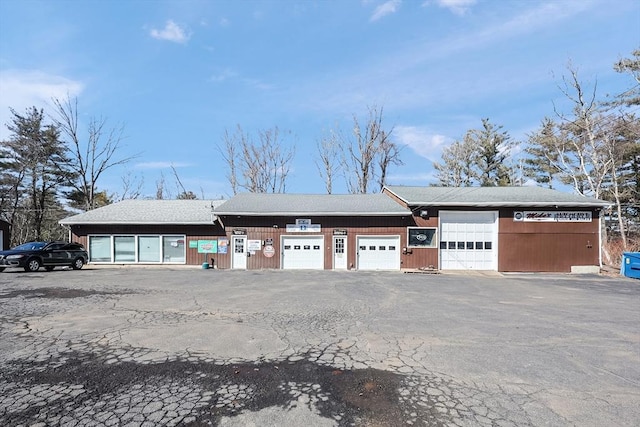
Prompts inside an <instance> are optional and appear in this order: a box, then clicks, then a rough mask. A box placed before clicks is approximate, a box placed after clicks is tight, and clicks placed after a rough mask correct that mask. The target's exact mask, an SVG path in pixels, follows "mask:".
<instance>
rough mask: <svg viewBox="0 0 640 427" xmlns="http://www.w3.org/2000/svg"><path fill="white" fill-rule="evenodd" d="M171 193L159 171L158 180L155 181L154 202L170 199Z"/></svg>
mask: <svg viewBox="0 0 640 427" xmlns="http://www.w3.org/2000/svg"><path fill="white" fill-rule="evenodd" d="M171 198H172V197H171V192H170V191H169V189H168V188H167V180H166V179H165V177H164V172H162V171H160V178H158V179H157V180H156V200H166V199H171Z"/></svg>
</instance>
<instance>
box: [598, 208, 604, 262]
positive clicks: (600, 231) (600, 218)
mask: <svg viewBox="0 0 640 427" xmlns="http://www.w3.org/2000/svg"><path fill="white" fill-rule="evenodd" d="M598 217H599V218H598V243H599V244H598V262H599V263H600V269H602V245H603V244H604V243H603V242H602V226H603V223H602V220H603V218H604V208H602V209H600V215H598Z"/></svg>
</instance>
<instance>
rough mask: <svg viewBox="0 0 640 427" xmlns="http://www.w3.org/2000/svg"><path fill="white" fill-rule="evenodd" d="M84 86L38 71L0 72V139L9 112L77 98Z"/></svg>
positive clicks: (4, 130) (8, 118)
mask: <svg viewBox="0 0 640 427" xmlns="http://www.w3.org/2000/svg"><path fill="white" fill-rule="evenodd" d="M83 89H84V85H83V84H82V83H81V82H79V81H75V80H71V79H69V78H66V77H62V76H58V75H53V74H49V73H46V72H44V71H39V70H16V69H8V70H2V71H0V92H1V93H2V96H0V139H4V138H6V137H7V136H8V130H7V128H6V126H5V125H6V124H7V123H8V122H9V121H10V120H11V112H10V111H9V108H13V109H14V110H16V111H17V112H19V113H20V112H22V111H23V110H24V109H25V108H29V107H33V106H35V107H38V108H45V107H46V106H47V105H48V104H49V103H50V102H51V99H52V98H60V99H63V98H65V97H66V96H67V95H69V96H71V97H74V96H77V95H79V94H80V93H81V92H82V90H83Z"/></svg>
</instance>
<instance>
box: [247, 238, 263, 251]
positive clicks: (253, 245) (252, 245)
mask: <svg viewBox="0 0 640 427" xmlns="http://www.w3.org/2000/svg"><path fill="white" fill-rule="evenodd" d="M261 249H262V241H261V240H247V250H248V251H249V252H255V251H259V250H261Z"/></svg>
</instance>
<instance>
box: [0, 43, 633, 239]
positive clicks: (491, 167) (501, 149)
mask: <svg viewBox="0 0 640 427" xmlns="http://www.w3.org/2000/svg"><path fill="white" fill-rule="evenodd" d="M614 69H615V70H616V71H617V72H620V73H623V74H625V75H628V76H631V81H632V83H631V85H630V87H629V89H628V90H626V91H625V92H623V93H621V94H614V95H611V96H609V95H607V96H604V97H601V96H600V94H598V93H597V91H596V87H597V86H596V84H593V85H591V86H589V85H586V84H584V83H583V82H581V81H580V79H579V76H578V71H577V70H576V69H575V68H573V67H572V66H569V67H568V68H567V70H568V73H567V74H566V75H565V76H564V77H563V78H562V81H561V83H560V84H559V90H560V91H561V93H562V94H563V95H564V98H565V99H566V100H568V101H569V102H568V103H569V105H570V106H571V108H570V109H569V111H563V110H561V109H560V108H559V107H555V106H554V109H553V112H552V114H550V115H549V117H545V118H543V119H542V120H541V123H540V126H539V128H538V129H537V130H535V131H534V132H532V133H530V134H528V135H527V136H526V139H525V140H524V141H515V140H514V139H513V138H512V137H511V136H510V135H509V133H508V131H506V130H504V129H503V127H502V126H501V125H498V124H496V123H493V122H492V121H491V120H490V119H489V118H485V119H483V120H482V121H481V123H480V126H479V127H478V128H476V129H470V130H468V131H466V132H465V133H464V134H463V135H462V137H461V138H460V139H458V140H456V141H454V142H453V143H452V144H450V145H448V146H447V147H445V148H444V149H443V151H442V156H441V160H440V161H439V162H436V163H434V165H433V166H434V170H435V173H436V175H435V180H436V181H437V182H436V183H435V185H441V186H507V185H527V184H537V185H543V186H547V187H549V188H557V187H559V186H571V187H572V188H573V189H574V191H575V192H576V193H578V194H582V195H585V196H591V197H595V198H601V199H605V200H608V201H611V202H612V204H613V206H614V208H613V209H612V211H611V212H610V213H609V215H608V218H609V224H610V225H611V224H613V223H615V224H616V225H612V226H611V227H610V228H611V231H614V232H615V234H616V235H619V236H620V237H621V239H622V241H623V244H624V247H625V248H627V247H629V243H628V242H627V240H628V233H627V232H628V230H630V229H632V228H633V227H634V226H636V227H637V226H638V218H639V217H640V197H639V195H640V180H639V179H638V177H639V175H640V149H639V146H640V145H639V143H638V141H639V138H640V122H639V120H638V118H637V116H636V112H637V110H638V106H639V105H640V49H638V50H635V51H634V52H632V55H631V58H624V59H621V60H620V61H618V62H617V63H615V64H614ZM383 112H384V109H383V107H378V106H369V107H367V111H366V113H365V114H364V115H362V116H358V115H357V114H353V116H352V121H351V126H350V127H349V128H348V129H346V130H345V129H343V128H341V127H339V126H335V127H334V128H333V129H330V130H329V131H327V132H325V133H324V134H323V135H322V136H321V137H320V138H318V140H317V141H316V143H315V148H316V152H315V158H314V160H315V165H316V168H317V173H318V175H319V177H320V178H321V179H322V180H323V183H324V187H325V191H326V192H327V193H328V194H331V193H332V192H333V191H334V189H335V188H336V186H337V184H338V183H342V184H343V185H344V187H345V188H346V189H347V191H348V192H349V193H368V192H377V191H380V189H381V188H382V187H383V186H384V185H385V184H386V183H387V180H388V174H389V171H390V170H391V169H392V168H394V167H399V166H402V165H403V161H402V158H401V155H402V149H403V146H402V145H401V144H399V143H398V142H397V141H396V140H395V138H394V133H393V131H394V129H393V127H392V126H388V125H386V124H385V120H384V114H383ZM11 113H12V119H11V122H10V123H8V124H7V128H8V130H9V132H10V136H9V138H8V139H7V140H5V141H2V142H1V144H0V218H4V219H5V220H7V221H8V222H9V223H10V224H11V236H12V239H11V240H12V243H14V244H15V243H20V242H24V241H28V240H40V239H59V238H64V237H65V234H66V232H65V230H63V229H61V228H60V226H59V225H58V221H59V220H60V219H61V218H63V217H65V216H68V215H70V214H71V213H73V212H77V211H86V210H91V209H95V208H97V207H101V206H104V205H106V204H109V203H112V202H114V201H117V200H121V199H124V198H140V197H142V194H141V188H142V180H141V179H140V178H137V177H135V176H133V175H132V174H131V173H130V172H128V173H126V174H125V175H124V176H123V177H122V178H121V179H122V191H121V192H120V193H119V194H109V193H107V191H105V190H103V189H100V187H99V183H100V181H101V178H102V177H103V176H104V175H105V173H106V172H107V171H108V170H110V169H112V168H114V167H115V166H118V165H123V164H126V163H128V162H129V161H131V160H132V159H134V158H135V157H137V156H138V155H134V156H122V155H120V151H121V149H122V142H123V139H124V136H123V135H124V128H123V126H115V127H109V126H108V124H107V121H106V119H104V118H102V117H98V118H91V119H89V121H88V123H86V124H85V125H84V128H85V130H84V131H81V130H80V128H81V126H80V123H79V119H78V117H79V114H78V100H77V99H72V98H69V97H68V98H67V99H64V100H59V99H54V100H53V111H52V114H51V115H46V114H45V112H44V111H43V110H42V109H38V108H36V107H32V108H29V109H27V110H26V111H25V112H24V113H19V112H17V111H15V110H13V109H11ZM217 147H218V150H219V152H220V153H221V157H222V158H223V160H224V162H225V165H226V172H227V173H226V178H227V180H228V183H229V187H230V189H231V192H232V193H233V194H237V193H238V192H241V191H248V192H264V193H284V192H286V191H287V182H288V180H289V179H290V176H289V174H290V170H291V166H292V164H293V161H294V158H295V152H296V141H295V135H294V134H293V133H292V132H291V131H286V130H282V129H280V128H278V127H273V128H271V129H265V130H260V131H258V132H257V133H255V134H252V133H250V132H247V131H245V130H244V129H243V128H242V127H241V126H240V125H237V126H236V128H235V129H233V130H231V131H230V130H226V131H225V132H224V133H223V135H222V136H221V138H220V142H219V143H218V145H217ZM171 172H172V176H173V180H174V181H175V185H174V186H175V187H176V188H177V191H176V192H175V194H176V195H175V198H179V199H194V198H197V196H196V193H195V192H194V191H192V190H190V189H187V188H185V186H184V185H183V183H182V180H181V179H180V177H179V174H178V172H177V170H176V169H175V168H174V167H171ZM167 181H168V180H167V177H165V176H164V174H163V173H161V175H160V178H159V179H158V180H157V181H156V183H155V184H156V192H155V195H154V198H157V199H166V198H174V192H172V191H171V188H170V187H171V186H170V184H169V183H168V182H167ZM203 193H204V192H203Z"/></svg>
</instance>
